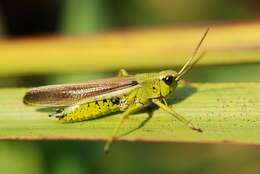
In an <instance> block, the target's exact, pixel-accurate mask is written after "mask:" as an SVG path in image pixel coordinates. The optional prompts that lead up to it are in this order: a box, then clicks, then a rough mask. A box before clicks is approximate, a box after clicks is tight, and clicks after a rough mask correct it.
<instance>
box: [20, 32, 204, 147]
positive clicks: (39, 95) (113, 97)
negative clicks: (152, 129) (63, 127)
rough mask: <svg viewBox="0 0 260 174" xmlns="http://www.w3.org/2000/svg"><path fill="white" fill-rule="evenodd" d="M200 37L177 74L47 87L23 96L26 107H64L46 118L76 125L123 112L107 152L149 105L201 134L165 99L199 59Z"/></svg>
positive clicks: (123, 73)
mask: <svg viewBox="0 0 260 174" xmlns="http://www.w3.org/2000/svg"><path fill="white" fill-rule="evenodd" d="M208 30H209V29H207V30H206V32H205V33H204V35H203V37H202V38H201V40H200V42H199V43H198V45H197V46H196V48H195V50H194V52H193V54H192V56H191V57H190V58H189V59H188V61H187V62H186V63H185V64H184V66H183V67H182V69H181V70H180V71H179V72H176V71H172V70H166V71H161V72H159V73H143V74H137V75H129V74H128V73H127V72H126V71H125V70H124V69H122V70H120V71H119V75H118V77H112V78H107V79H101V80H94V81H90V82H87V83H80V84H65V85H50V86H43V87H37V88H33V89H31V90H30V91H28V92H27V93H26V94H25V96H24V99H23V101H24V103H25V104H27V105H36V106H46V107H64V106H65V108H63V109H58V110H56V113H53V114H50V115H49V116H50V117H55V118H58V119H60V120H63V121H65V122H78V121H84V120H90V119H93V118H97V117H101V116H103V115H107V114H110V113H114V112H118V111H123V114H122V116H121V118H120V121H119V123H118V125H117V126H116V127H115V129H114V131H113V134H112V136H111V137H110V138H108V139H107V141H106V144H105V146H104V150H105V151H106V152H108V151H109V149H110V145H111V143H112V142H113V140H115V139H117V138H118V131H119V129H120V128H121V126H122V125H123V123H124V121H125V120H126V118H127V117H128V116H129V115H131V114H134V113H136V112H138V111H140V110H142V109H144V108H145V107H147V106H150V105H151V104H155V105H157V106H158V107H159V108H161V109H163V110H164V111H166V112H168V113H169V114H171V115H172V116H174V117H175V118H176V119H177V120H179V121H181V122H182V123H184V124H185V125H186V126H187V127H189V128H191V129H193V130H196V131H198V132H202V130H201V129H200V128H198V127H196V126H194V125H193V124H192V123H191V122H190V121H188V120H186V119H185V118H184V117H183V116H181V115H180V114H178V113H176V112H175V111H174V110H172V109H171V108H170V107H169V106H167V102H166V99H167V98H168V97H169V95H170V94H171V93H172V91H174V90H175V88H176V87H177V85H178V82H179V81H180V80H181V79H182V77H183V76H184V75H185V74H186V73H187V72H188V71H189V70H190V69H191V68H192V67H193V65H194V64H196V63H197V62H198V60H199V59H200V58H201V57H202V56H198V57H197V58H196V54H197V52H198V50H199V48H200V46H201V44H202V42H203V40H204V39H205V37H206V35H207V33H208Z"/></svg>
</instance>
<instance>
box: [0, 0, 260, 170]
mask: <svg viewBox="0 0 260 174" xmlns="http://www.w3.org/2000/svg"><path fill="white" fill-rule="evenodd" d="M259 5H260V3H259V1H257V0H230V1H225V0H210V1H209V0H163V1H161V0H143V1H138V0H129V1H120V0H84V1H83V0H38V1H33V0H12V1H8V0H2V1H0V36H1V37H2V38H3V39H17V38H25V37H33V36H45V35H46V36H50V35H59V36H74V35H91V34H96V33H99V32H111V31H112V32H120V31H121V30H127V29H129V28H131V29H139V28H148V29H149V28H154V27H169V26H170V27H172V26H173V27H174V26H180V25H181V26H185V25H189V26H191V25H193V24H198V23H218V22H223V21H224V22H229V21H252V20H255V21H257V19H258V15H259V13H260V12H259ZM0 54H1V53H0ZM0 59H4V58H3V57H1V58H0ZM259 67H260V66H259V64H255V63H248V64H238V65H233V66H229V65H215V66H214V65H212V66H199V67H197V68H196V69H194V71H193V73H190V74H189V75H188V76H187V80H188V81H193V82H234V81H235V82H244V81H259V80H260V76H257V75H256V74H257V73H258V74H259V71H260V70H259V69H260V68H259ZM162 68H163V67H162ZM158 69H161V67H158ZM158 69H156V70H158ZM116 71H117V70H115V71H113V72H98V73H97V72H93V73H89V72H88V73H84V72H83V73H76V72H75V73H71V74H65V75H64V74H44V75H37V74H27V75H19V74H17V75H12V76H1V78H0V80H1V81H0V87H2V88H3V87H25V86H27V87H28V86H39V85H44V84H54V83H65V82H76V81H83V80H85V79H95V78H100V77H105V76H111V75H114V74H115V73H116ZM141 71H143V70H137V69H130V72H131V73H136V72H141ZM151 71H152V70H151ZM253 74H254V75H253ZM102 148H103V142H83V141H78V142H77V141H36V142H28V141H27V142H21V141H19V142H18V141H1V142H0V168H1V172H2V173H26V174H37V173H39V174H41V173H50V174H52V173H53V174H61V173H62V174H66V173H74V174H83V173H129V174H130V173H159V172H161V173H231V172H232V173H259V172H260V166H259V162H260V157H259V155H260V147H258V146H245V145H244V146H240V145H207V144H172V143H170V144H167V143H164V144H161V143H140V142H136V143H130V142H119V143H115V145H114V146H113V149H112V153H111V154H109V155H108V156H106V155H105V154H104V153H103V151H102Z"/></svg>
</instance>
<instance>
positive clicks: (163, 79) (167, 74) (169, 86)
mask: <svg viewBox="0 0 260 174" xmlns="http://www.w3.org/2000/svg"><path fill="white" fill-rule="evenodd" d="M208 31H209V28H208V29H207V30H206V32H205V33H204V35H203V36H202V38H201V40H200V42H199V43H198V45H197V46H196V48H195V50H194V51H193V54H192V56H191V57H190V58H189V59H188V61H187V62H186V63H185V64H184V65H183V67H182V68H181V70H180V71H179V72H175V71H172V70H168V71H161V72H160V87H161V95H162V96H163V97H167V96H168V95H169V94H170V93H171V92H172V91H173V90H174V89H175V88H176V87H177V84H178V81H179V80H181V79H182V78H183V76H184V75H185V74H186V73H187V72H189V71H190V70H191V69H192V67H193V65H195V64H196V63H197V62H198V61H199V60H200V58H201V57H203V55H204V54H205V52H203V53H202V54H201V55H200V56H198V57H196V55H197V52H198V50H199V48H200V46H201V44H202V42H203V41H204V39H205V37H206V35H207V33H208Z"/></svg>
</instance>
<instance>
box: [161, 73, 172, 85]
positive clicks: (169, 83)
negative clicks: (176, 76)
mask: <svg viewBox="0 0 260 174" xmlns="http://www.w3.org/2000/svg"><path fill="white" fill-rule="evenodd" d="M162 80H163V81H164V82H165V83H166V84H167V85H169V86H170V85H171V84H172V81H173V76H171V75H169V76H166V77H164V78H163V79H162Z"/></svg>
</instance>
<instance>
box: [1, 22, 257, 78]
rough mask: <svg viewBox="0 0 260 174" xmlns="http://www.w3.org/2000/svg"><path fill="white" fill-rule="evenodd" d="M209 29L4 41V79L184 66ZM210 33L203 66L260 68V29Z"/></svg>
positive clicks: (222, 28) (225, 28)
mask: <svg viewBox="0 0 260 174" xmlns="http://www.w3.org/2000/svg"><path fill="white" fill-rule="evenodd" d="M207 27H208V26H197V27H175V28H168V29H167V28H164V29H153V30H136V31H129V32H119V33H106V34H97V35H93V36H87V37H84V36H80V37H79V36H78V37H62V38H57V37H56V38H55V37H49V38H34V39H24V40H2V41H1V42H0V53H1V58H3V59H1V64H0V75H10V74H50V73H71V72H83V71H84V72H86V71H88V72H89V71H110V70H115V69H120V68H127V69H148V68H149V69H151V68H159V67H173V66H180V65H183V64H184V62H185V61H186V59H187V57H188V56H190V55H191V53H192V51H193V49H194V48H195V46H196V45H197V43H198V42H199V40H200V38H201V37H202V34H203V33H204V32H205V30H206V28H207ZM209 27H211V30H210V32H209V34H208V36H207V38H206V40H205V42H204V43H203V45H202V48H201V50H206V51H207V54H206V56H205V57H204V58H203V59H202V61H200V62H199V64H201V65H205V64H206V65H215V64H235V63H236V64H237V63H255V62H260V59H259V57H260V50H259V42H260V37H259V36H260V24H259V23H244V24H243V23H242V24H239V23H238V24H230V25H219V26H217V25H213V24H212V25H209ZM111 60H113V61H111ZM137 62H138V63H137Z"/></svg>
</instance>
